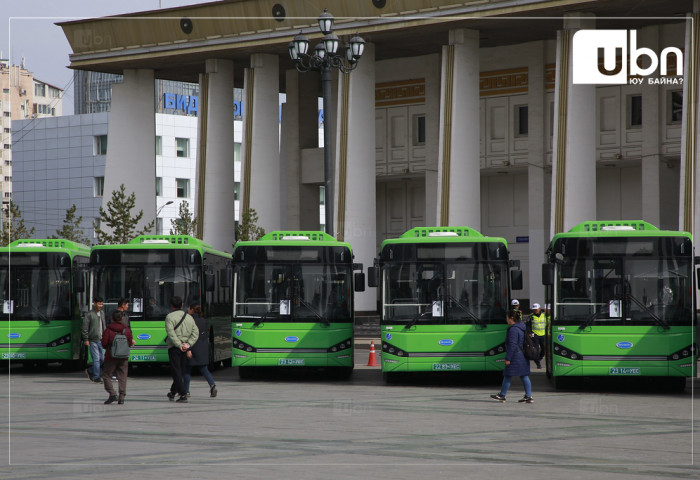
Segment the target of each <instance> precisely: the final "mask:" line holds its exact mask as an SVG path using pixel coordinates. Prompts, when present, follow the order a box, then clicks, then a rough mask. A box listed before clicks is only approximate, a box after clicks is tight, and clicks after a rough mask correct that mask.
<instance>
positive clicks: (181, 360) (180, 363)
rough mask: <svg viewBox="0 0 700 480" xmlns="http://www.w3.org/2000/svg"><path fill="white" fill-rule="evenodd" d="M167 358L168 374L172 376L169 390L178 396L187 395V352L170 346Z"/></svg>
mask: <svg viewBox="0 0 700 480" xmlns="http://www.w3.org/2000/svg"><path fill="white" fill-rule="evenodd" d="M168 359H170V375H171V376H172V377H173V384H172V385H171V386H170V391H171V392H173V393H177V394H178V395H180V396H184V395H187V389H186V388H185V367H186V366H187V354H186V353H185V352H183V351H182V350H180V349H179V348H176V347H172V348H169V349H168Z"/></svg>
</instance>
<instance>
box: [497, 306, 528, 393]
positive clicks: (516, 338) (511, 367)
mask: <svg viewBox="0 0 700 480" xmlns="http://www.w3.org/2000/svg"><path fill="white" fill-rule="evenodd" d="M506 322H508V325H509V327H508V330H507V331H506V368H505V369H504V370H503V383H502V384H501V391H500V393H497V394H496V395H491V398H493V399H494V400H498V401H499V402H505V401H506V395H507V394H508V389H509V388H510V384H511V380H512V378H513V377H514V376H517V377H520V381H522V382H523V387H524V388H525V396H524V397H523V398H521V399H520V400H518V402H520V403H533V402H534V400H533V398H532V384H531V383H530V362H528V361H527V359H526V358H525V355H524V354H523V339H524V338H525V335H527V333H526V328H525V324H523V323H522V315H521V313H520V312H519V311H517V310H515V309H511V310H510V311H508V313H507V314H506Z"/></svg>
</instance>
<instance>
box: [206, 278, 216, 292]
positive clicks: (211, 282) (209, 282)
mask: <svg viewBox="0 0 700 480" xmlns="http://www.w3.org/2000/svg"><path fill="white" fill-rule="evenodd" d="M215 289H216V277H214V274H212V273H205V274H204V290H205V291H207V292H213V291H214V290H215Z"/></svg>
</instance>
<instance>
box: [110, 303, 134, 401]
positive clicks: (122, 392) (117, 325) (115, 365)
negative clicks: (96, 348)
mask: <svg viewBox="0 0 700 480" xmlns="http://www.w3.org/2000/svg"><path fill="white" fill-rule="evenodd" d="M118 334H123V335H124V336H125V337H126V340H127V343H128V345H129V346H130V347H133V346H134V344H135V343H136V342H135V341H134V337H133V335H132V334H131V329H130V328H129V327H127V326H126V324H125V323H124V313H123V312H122V311H120V310H115V311H114V312H112V321H111V323H110V324H109V325H107V329H106V330H105V333H104V335H102V347H103V348H104V349H105V351H106V353H105V364H104V368H103V369H102V382H103V383H104V387H105V390H106V391H107V393H108V394H109V397H108V398H107V400H105V404H106V405H108V404H110V403H113V402H114V401H115V400H117V403H118V404H120V405H121V404H123V403H124V397H126V377H127V375H128V373H129V355H128V352H127V356H126V358H114V357H113V356H112V354H113V353H114V352H113V351H112V350H111V349H110V347H112V343H113V342H114V337H115V336H116V335H118ZM113 374H116V377H117V382H118V383H119V396H117V392H115V390H114V385H113V384H112V375H113Z"/></svg>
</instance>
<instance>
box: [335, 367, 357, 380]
mask: <svg viewBox="0 0 700 480" xmlns="http://www.w3.org/2000/svg"><path fill="white" fill-rule="evenodd" d="M352 372H353V367H334V368H331V371H330V374H331V376H332V378H334V379H337V380H349V379H350V377H352Z"/></svg>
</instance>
